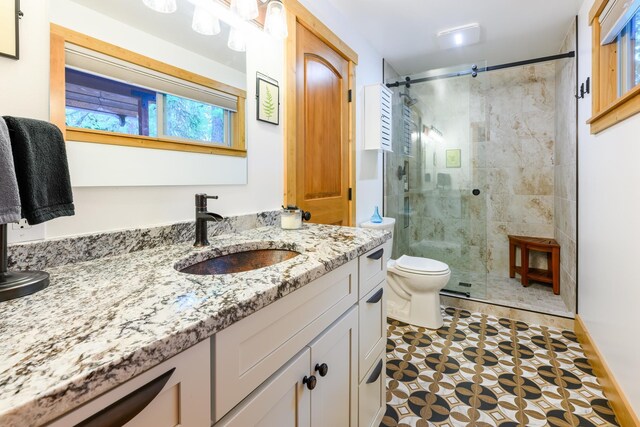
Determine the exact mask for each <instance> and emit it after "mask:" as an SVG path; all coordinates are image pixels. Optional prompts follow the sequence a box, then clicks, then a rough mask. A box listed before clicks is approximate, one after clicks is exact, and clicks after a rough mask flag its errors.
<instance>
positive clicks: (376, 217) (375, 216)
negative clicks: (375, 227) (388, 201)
mask: <svg viewBox="0 0 640 427" xmlns="http://www.w3.org/2000/svg"><path fill="white" fill-rule="evenodd" d="M371 222H373V223H374V224H380V223H381V222H382V217H381V216H380V212H379V211H378V207H377V206H376V208H375V209H374V210H373V215H371Z"/></svg>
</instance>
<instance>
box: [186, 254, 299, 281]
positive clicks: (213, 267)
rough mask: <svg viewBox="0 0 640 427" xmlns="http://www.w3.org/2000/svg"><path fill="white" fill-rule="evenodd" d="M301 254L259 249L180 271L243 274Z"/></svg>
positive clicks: (230, 255)
mask: <svg viewBox="0 0 640 427" xmlns="http://www.w3.org/2000/svg"><path fill="white" fill-rule="evenodd" d="M298 255H300V252H296V251H290V250H287V249H258V250H252V251H244V252H236V253H233V254H228V255H222V256H218V257H215V258H211V259H208V260H205V261H201V262H199V263H197V264H193V265H190V266H188V267H185V268H183V269H181V270H179V271H180V272H181V273H187V274H198V275H201V276H205V275H213V274H231V273H241V272H243V271H249V270H257V269H258V268H264V267H269V266H270V265H274V264H278V263H280V262H284V261H287V260H290V259H291V258H294V257H297V256H298Z"/></svg>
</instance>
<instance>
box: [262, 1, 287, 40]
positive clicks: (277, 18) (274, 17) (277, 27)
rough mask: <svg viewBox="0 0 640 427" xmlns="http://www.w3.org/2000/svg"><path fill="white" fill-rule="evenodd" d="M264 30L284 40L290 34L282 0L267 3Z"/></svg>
mask: <svg viewBox="0 0 640 427" xmlns="http://www.w3.org/2000/svg"><path fill="white" fill-rule="evenodd" d="M264 30H265V31H266V32H267V33H268V34H271V35H272V36H274V37H275V38H277V39H280V40H284V39H286V38H287V36H288V35H289V32H288V30H287V13H286V10H285V8H284V4H283V3H282V1H281V0H271V1H270V2H269V4H268V5H267V17H266V18H265V22H264Z"/></svg>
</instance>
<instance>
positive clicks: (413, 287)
mask: <svg viewBox="0 0 640 427" xmlns="http://www.w3.org/2000/svg"><path fill="white" fill-rule="evenodd" d="M395 223H396V220H395V219H394V218H383V219H382V223H373V222H371V221H367V222H365V223H362V224H361V225H360V226H361V227H362V228H371V229H378V230H386V231H390V232H391V235H392V238H391V239H390V240H388V241H387V242H386V243H385V244H384V246H383V247H384V257H385V260H386V262H387V284H388V285H389V286H388V288H387V289H388V294H387V295H388V298H387V315H388V316H389V317H391V318H393V319H396V320H400V321H402V322H405V323H409V324H412V325H415V326H422V327H424V328H428V329H438V328H440V327H441V326H442V324H443V320H442V313H441V312H440V291H441V290H442V289H443V288H444V287H445V286H447V283H448V282H449V278H450V277H451V270H450V269H449V266H448V265H447V264H445V263H444V262H440V261H436V260H434V259H429V258H420V257H413V256H407V255H402V256H401V257H399V258H398V259H396V260H393V259H391V250H392V248H393V229H394V227H395Z"/></svg>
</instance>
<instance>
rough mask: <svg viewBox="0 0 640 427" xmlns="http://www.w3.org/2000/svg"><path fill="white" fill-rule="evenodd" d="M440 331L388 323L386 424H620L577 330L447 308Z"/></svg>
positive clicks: (402, 426)
mask: <svg viewBox="0 0 640 427" xmlns="http://www.w3.org/2000/svg"><path fill="white" fill-rule="evenodd" d="M444 319H445V324H444V326H443V327H442V328H440V329H438V330H437V331H430V330H426V329H425V328H419V327H416V326H413V325H408V324H406V323H403V322H399V321H397V320H393V319H389V326H388V333H387V337H388V339H387V411H386V414H385V416H384V418H383V420H382V423H381V424H380V425H381V427H408V426H417V427H426V426H483V427H485V426H487V427H488V426H498V427H512V426H513V427H515V426H532V427H535V426H552V427H578V426H579V427H592V426H617V425H618V424H617V421H616V418H615V415H614V413H613V411H612V409H611V407H610V406H609V402H608V400H607V399H606V398H605V396H604V394H603V392H602V388H601V386H600V385H599V383H598V380H597V378H596V377H595V375H594V373H593V371H592V369H591V366H590V365H589V362H588V361H587V359H586V357H585V355H584V352H583V350H582V347H581V346H580V344H579V343H578V340H577V338H576V336H575V334H574V333H573V332H572V331H568V330H560V329H553V328H549V327H546V326H539V325H533V324H531V325H529V324H526V323H524V322H521V321H517V320H511V319H506V318H496V317H492V316H488V315H485V314H477V313H471V312H469V311H466V310H460V309H454V308H447V309H446V310H445V313H444Z"/></svg>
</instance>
